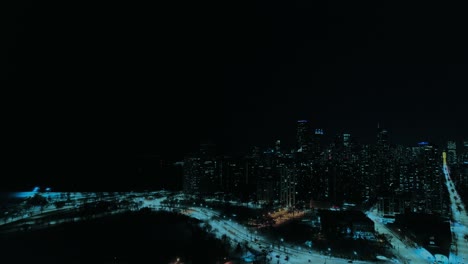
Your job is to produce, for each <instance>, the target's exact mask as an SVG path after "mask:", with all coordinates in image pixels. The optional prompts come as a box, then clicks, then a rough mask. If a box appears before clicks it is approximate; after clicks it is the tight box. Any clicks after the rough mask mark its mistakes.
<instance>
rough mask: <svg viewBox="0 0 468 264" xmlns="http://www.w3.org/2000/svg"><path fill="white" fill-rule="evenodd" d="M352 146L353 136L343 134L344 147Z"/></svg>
mask: <svg viewBox="0 0 468 264" xmlns="http://www.w3.org/2000/svg"><path fill="white" fill-rule="evenodd" d="M350 144H351V134H347V133H345V134H343V146H345V147H349V145H350Z"/></svg>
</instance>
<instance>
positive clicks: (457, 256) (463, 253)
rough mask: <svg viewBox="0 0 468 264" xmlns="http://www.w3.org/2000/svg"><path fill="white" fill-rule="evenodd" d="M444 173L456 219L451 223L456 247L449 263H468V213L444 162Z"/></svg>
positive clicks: (453, 242) (453, 241) (453, 215)
mask: <svg viewBox="0 0 468 264" xmlns="http://www.w3.org/2000/svg"><path fill="white" fill-rule="evenodd" d="M444 174H445V184H446V185H447V189H448V193H449V197H450V208H451V210H452V217H453V220H454V221H452V222H451V223H450V229H451V230H452V244H453V245H454V246H455V248H454V249H453V250H452V251H451V253H450V256H449V263H453V264H459V263H463V264H466V263H468V240H466V239H465V238H464V236H465V235H468V215H467V212H466V207H465V205H464V204H463V202H462V201H461V199H460V195H459V194H458V192H457V190H456V188H455V187H454V184H453V181H452V179H451V177H450V170H449V168H448V166H447V165H446V164H444Z"/></svg>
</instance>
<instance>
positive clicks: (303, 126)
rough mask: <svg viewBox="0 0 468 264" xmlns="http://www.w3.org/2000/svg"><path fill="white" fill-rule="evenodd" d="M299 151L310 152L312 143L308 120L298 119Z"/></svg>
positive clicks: (297, 137)
mask: <svg viewBox="0 0 468 264" xmlns="http://www.w3.org/2000/svg"><path fill="white" fill-rule="evenodd" d="M296 135H297V136H296V139H297V151H298V152H302V153H308V152H309V145H310V126H309V122H308V121H307V120H298V121H297V134H296Z"/></svg>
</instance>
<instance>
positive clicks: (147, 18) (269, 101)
mask: <svg viewBox="0 0 468 264" xmlns="http://www.w3.org/2000/svg"><path fill="white" fill-rule="evenodd" d="M192 7H193V8H192ZM192 7H191V8H188V9H184V8H183V7H179V6H177V7H175V6H174V5H173V4H170V3H167V4H166V6H165V8H167V10H168V12H167V13H166V14H167V15H168V16H169V17H171V19H172V18H176V20H177V21H178V22H177V23H170V26H169V25H166V24H165V23H162V22H161V23H159V22H156V20H153V17H154V14H153V13H152V12H151V11H150V10H151V8H148V9H144V8H143V9H142V8H141V7H139V6H131V5H130V6H127V7H125V8H120V7H118V6H115V7H112V8H111V9H110V10H113V11H112V12H100V11H98V9H93V10H95V11H93V12H91V11H89V10H80V9H79V8H76V7H73V8H69V9H67V8H65V7H64V8H65V9H64V11H63V12H55V9H54V8H49V7H47V6H44V5H39V4H32V3H29V2H17V3H14V4H13V5H12V8H13V9H12V10H13V11H14V12H9V13H8V14H5V16H4V17H5V20H6V21H7V23H5V24H4V26H5V29H6V30H5V32H6V39H8V40H9V41H6V42H5V43H3V44H2V45H5V50H6V51H7V52H6V55H7V56H6V59H5V60H2V69H3V70H2V73H1V74H2V80H5V82H4V83H5V85H7V86H8V87H9V88H10V89H8V91H6V98H8V100H7V107H8V109H9V111H8V112H7V115H6V119H5V127H6V131H5V132H6V134H7V135H8V136H7V137H6V138H8V139H9V140H8V143H7V146H6V149H7V150H6V152H7V153H9V155H8V156H9V157H8V162H7V164H10V168H9V169H8V170H6V171H14V175H15V178H18V179H21V178H22V177H26V176H25V175H42V176H40V177H46V175H50V174H52V175H56V177H58V178H60V177H61V176H59V175H63V174H69V175H74V176H73V177H79V175H85V174H95V175H112V174H113V173H115V172H110V171H112V170H113V169H112V168H113V167H115V166H119V165H120V164H121V163H124V162H125V161H126V160H129V159H132V158H133V157H134V156H135V155H138V154H145V153H147V154H155V155H169V156H176V157H178V156H182V155H184V153H187V152H191V151H193V150H195V149H197V147H198V145H199V143H200V142H201V141H204V140H207V139H211V140H213V141H214V142H215V143H216V144H217V145H218V147H219V148H221V149H224V150H225V152H226V153H228V152H231V151H234V152H236V151H245V150H246V149H248V148H249V147H250V146H252V145H260V146H268V145H270V144H274V142H275V141H276V140H278V139H280V140H281V141H282V142H283V143H284V144H286V145H288V144H289V145H291V146H292V145H293V143H294V141H295V139H294V137H295V128H294V127H295V121H296V120H300V119H308V120H310V122H311V124H312V126H314V127H317V128H323V129H324V132H325V134H326V135H327V136H329V135H332V134H336V133H350V134H351V135H352V136H353V137H356V138H358V139H359V140H360V141H361V142H367V143H372V142H374V140H375V133H374V131H375V128H376V126H377V123H380V124H381V125H382V127H386V128H387V129H388V130H389V133H390V135H391V141H392V142H395V143H397V144H404V145H411V144H414V143H416V142H418V141H433V142H436V143H437V144H439V145H442V144H445V142H446V141H448V140H457V141H460V140H462V139H463V138H466V137H467V136H468V125H467V123H468V122H465V120H466V116H467V111H466V109H465V107H464V106H465V105H466V98H467V94H466V91H467V90H466V89H465V88H466V87H468V83H467V81H468V80H467V78H466V72H468V68H467V64H466V60H467V54H468V52H467V47H468V43H467V42H466V39H465V38H464V37H462V36H463V34H460V32H463V31H464V28H463V23H462V22H463V18H464V14H462V13H460V12H461V10H463V8H455V7H453V6H447V5H439V6H433V5H430V4H427V5H424V6H418V5H415V4H407V5H406V6H405V7H404V8H401V7H399V6H397V5H394V4H391V3H386V2H382V3H374V4H372V5H365V4H364V3H343V4H342V5H341V4H331V3H326V2H323V3H313V4H311V3H304V2H300V1H299V2H297V3H296V4H292V3H279V2H275V1H270V2H269V3H268V4H266V3H262V2H261V1H258V2H255V3H252V4H250V5H247V6H245V5H242V4H240V3H238V4H236V5H230V4H227V3H226V5H225V6H224V7H225V9H223V8H221V9H220V10H222V11H220V12H210V11H208V10H209V9H208V8H207V9H205V8H202V7H201V6H198V7H195V6H192ZM220 7H222V6H220ZM108 8H109V7H105V8H104V9H103V10H108ZM113 8H114V9H113ZM175 10H178V11H177V12H176V11H175ZM194 10H196V12H194ZM82 11H83V12H82ZM132 12H134V13H132ZM82 14H88V16H86V20H83V16H82ZM118 14H126V16H123V17H122V16H120V15H118ZM432 14H437V15H436V16H433V15H432ZM158 17H159V18H161V19H162V21H172V20H171V19H168V20H164V19H165V17H166V16H158ZM214 21H216V23H214ZM151 32H157V34H156V33H155V35H154V38H153V35H152V33H151ZM25 164H29V166H25ZM71 168H72V169H71ZM84 168H86V169H84ZM29 177H35V176H27V178H28V179H29ZM101 177H104V176H101ZM105 178H106V179H111V178H112V177H111V176H106V177H105ZM19 181H20V180H19Z"/></svg>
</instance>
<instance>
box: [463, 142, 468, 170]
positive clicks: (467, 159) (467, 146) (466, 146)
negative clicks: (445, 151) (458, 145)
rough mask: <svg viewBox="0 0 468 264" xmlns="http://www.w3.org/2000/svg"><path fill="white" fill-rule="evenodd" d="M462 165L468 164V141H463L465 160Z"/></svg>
mask: <svg viewBox="0 0 468 264" xmlns="http://www.w3.org/2000/svg"><path fill="white" fill-rule="evenodd" d="M462 163H463V164H465V165H467V164H468V140H465V141H463V158H462Z"/></svg>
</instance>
